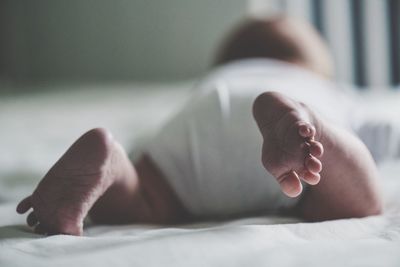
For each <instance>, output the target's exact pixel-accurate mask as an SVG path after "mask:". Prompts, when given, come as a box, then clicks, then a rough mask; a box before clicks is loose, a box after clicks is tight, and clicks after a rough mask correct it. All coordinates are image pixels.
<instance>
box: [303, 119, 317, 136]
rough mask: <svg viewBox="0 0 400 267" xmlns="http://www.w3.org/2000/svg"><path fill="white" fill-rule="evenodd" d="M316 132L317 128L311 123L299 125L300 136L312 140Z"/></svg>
mask: <svg viewBox="0 0 400 267" xmlns="http://www.w3.org/2000/svg"><path fill="white" fill-rule="evenodd" d="M315 132H316V131H315V127H314V126H312V125H311V124H310V123H306V122H304V123H301V124H300V125H299V134H300V136H301V137H304V138H312V137H314V136H315Z"/></svg>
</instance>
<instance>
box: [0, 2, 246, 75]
mask: <svg viewBox="0 0 400 267" xmlns="http://www.w3.org/2000/svg"><path fill="white" fill-rule="evenodd" d="M0 9H1V11H0V12H1V13H2V14H1V15H2V16H1V17H2V19H1V20H2V22H1V24H2V25H1V26H2V27H1V35H0V36H2V38H1V47H0V49H1V54H0V55H1V58H0V62H1V63H0V64H1V66H2V67H1V71H2V76H3V78H6V79H9V80H17V81H22V82H31V81H33V82H37V81H49V80H50V81H52V80H53V81H65V80H67V81H70V80H77V81H93V80H94V81H121V80H122V81H131V80H177V79H188V78H192V77H195V76H197V75H199V74H200V73H203V72H204V71H205V70H206V68H207V67H208V66H209V64H210V61H211V58H212V56H213V51H214V48H215V46H216V44H217V42H218V41H219V40H220V39H221V36H222V34H223V33H224V32H225V31H226V30H227V29H228V28H229V27H230V26H231V25H232V24H233V23H234V22H236V21H237V20H238V19H239V18H241V17H242V16H243V15H244V13H245V12H246V2H245V1H243V0H218V1H215V0H199V1H197V0H196V1H195V0H167V1H162V0H157V1H148V0H113V1H109V0H68V1H65V0H36V1H24V0H1V1H0Z"/></svg>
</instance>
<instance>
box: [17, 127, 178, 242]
mask: <svg viewBox="0 0 400 267" xmlns="http://www.w3.org/2000/svg"><path fill="white" fill-rule="evenodd" d="M142 161H143V160H142ZM144 165H145V164H143V163H142V164H141V165H140V166H139V173H140V174H143V175H144V176H146V177H144V178H146V179H143V180H145V181H144V182H142V181H141V179H139V176H138V175H137V171H136V170H135V168H134V166H133V165H132V163H131V162H130V161H129V159H128V157H127V156H126V153H125V152H124V150H123V149H122V147H121V146H120V145H119V144H118V143H117V142H116V141H115V140H114V139H113V138H112V137H111V135H110V134H109V133H108V132H107V131H105V130H104V129H93V130H91V131H89V132H87V133H86V134H84V135H83V136H81V137H80V138H79V139H78V140H77V141H76V142H75V143H74V144H73V145H72V146H71V147H70V148H69V149H68V150H67V152H66V153H65V154H64V155H63V156H62V157H61V158H60V160H58V161H57V162H56V164H55V165H54V166H53V167H52V168H51V169H50V170H49V172H48V173H47V174H46V175H45V177H44V178H43V179H42V181H41V182H40V183H39V185H38V186H37V188H36V190H35V191H34V192H33V193H32V195H31V196H28V197H27V198H25V199H24V200H22V201H21V202H20V204H19V205H18V207H17V211H18V212H19V213H25V212H26V211H28V210H29V209H30V208H33V211H32V212H31V213H30V214H29V216H28V218H27V222H28V224H29V225H30V226H35V231H36V232H38V233H48V234H54V233H64V234H72V235H81V234H82V227H83V220H84V218H85V217H86V215H87V214H88V212H89V210H91V209H92V207H93V209H92V210H91V216H92V218H93V219H94V220H95V221H97V222H102V223H130V222H160V223H161V222H164V221H165V218H167V217H166V216H160V215H159V214H162V215H163V212H164V213H165V212H166V211H170V210H171V209H172V208H169V209H168V204H171V203H173V204H174V202H173V201H172V202H171V199H173V197H171V195H172V194H171V192H170V191H168V189H169V188H168V187H167V186H166V185H165V183H164V184H163V183H162V181H161V182H160V183H157V182H154V180H159V177H157V175H160V174H159V173H154V172H155V169H154V168H148V169H149V170H152V171H153V172H152V173H151V172H149V171H147V170H146V169H144V168H143V166H144ZM149 175H153V176H149ZM149 185H154V186H151V187H150V186H149ZM165 197H167V198H165ZM168 197H169V198H168ZM159 203H167V204H164V205H160V204H159ZM165 207H167V208H165ZM159 209H162V211H159ZM163 220H164V221H163Z"/></svg>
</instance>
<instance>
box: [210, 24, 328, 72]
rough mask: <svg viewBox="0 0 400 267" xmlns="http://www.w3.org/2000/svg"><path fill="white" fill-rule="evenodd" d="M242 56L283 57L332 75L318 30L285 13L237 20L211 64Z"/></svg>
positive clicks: (237, 58) (325, 48)
mask: <svg viewBox="0 0 400 267" xmlns="http://www.w3.org/2000/svg"><path fill="white" fill-rule="evenodd" d="M245 58H272V59H278V60H283V61H287V62H290V63H293V64H297V65H300V66H302V67H304V68H307V69H309V70H311V71H314V72H316V73H318V74H320V75H322V76H324V77H325V78H331V77H332V76H333V69H334V65H333V60H332V56H331V53H330V52H329V49H328V47H327V45H326V44H325V42H324V40H323V39H322V38H321V36H320V35H319V34H318V32H317V31H316V30H315V29H314V28H313V27H312V26H311V25H310V24H309V23H307V22H306V21H303V20H299V19H294V18H288V17H286V16H279V17H274V18H270V19H266V20H256V19H252V20H247V21H246V22H244V23H241V24H240V25H239V26H238V27H236V28H235V29H234V30H233V32H232V33H231V34H230V35H229V36H228V38H226V40H225V41H224V42H223V43H222V46H221V47H220V49H219V51H218V54H217V57H216V61H215V65H221V64H224V63H227V62H230V61H234V60H239V59H245Z"/></svg>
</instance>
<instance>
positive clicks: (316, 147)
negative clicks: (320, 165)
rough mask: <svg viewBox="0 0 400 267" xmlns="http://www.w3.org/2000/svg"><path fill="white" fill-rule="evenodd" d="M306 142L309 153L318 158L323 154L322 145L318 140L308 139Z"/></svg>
mask: <svg viewBox="0 0 400 267" xmlns="http://www.w3.org/2000/svg"><path fill="white" fill-rule="evenodd" d="M308 143H309V145H310V148H309V150H310V154H311V155H313V156H314V157H317V158H320V157H321V156H322V155H323V154H324V147H323V146H322V144H321V143H320V142H317V141H314V140H310V141H309V142H308Z"/></svg>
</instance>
